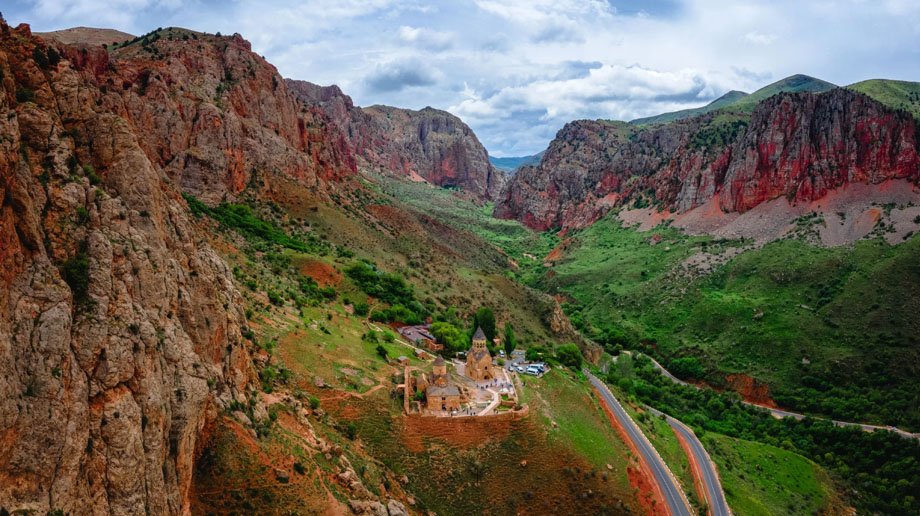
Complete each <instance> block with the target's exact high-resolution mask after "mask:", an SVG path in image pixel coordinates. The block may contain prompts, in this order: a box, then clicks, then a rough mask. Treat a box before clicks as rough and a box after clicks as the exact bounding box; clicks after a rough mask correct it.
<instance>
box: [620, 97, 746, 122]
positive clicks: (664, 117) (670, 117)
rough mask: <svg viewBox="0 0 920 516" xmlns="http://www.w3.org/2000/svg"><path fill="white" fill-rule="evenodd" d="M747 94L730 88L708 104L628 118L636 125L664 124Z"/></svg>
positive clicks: (702, 112)
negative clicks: (643, 116)
mask: <svg viewBox="0 0 920 516" xmlns="http://www.w3.org/2000/svg"><path fill="white" fill-rule="evenodd" d="M747 96H748V94H747V93H745V92H743V91H737V90H732V91H730V92H728V93H726V94H725V95H722V96H721V97H719V98H717V99H716V100H713V101H712V102H710V103H709V104H706V105H705V106H700V107H698V108H691V109H682V110H680V111H672V112H670V113H662V114H660V115H655V116H649V117H645V118H637V119H635V120H630V121H629V123H631V124H636V125H647V124H666V123H668V122H673V121H675V120H680V119H681V118H690V117H693V116H697V115H702V114H705V113H709V112H710V111H715V110H717V109H720V108H723V107H726V106H728V105H731V104H734V103H735V102H738V101H739V100H741V99H743V98H744V97H747Z"/></svg>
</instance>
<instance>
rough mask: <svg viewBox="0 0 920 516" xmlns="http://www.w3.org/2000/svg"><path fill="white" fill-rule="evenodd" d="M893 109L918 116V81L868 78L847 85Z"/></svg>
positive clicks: (919, 98) (919, 116)
mask: <svg viewBox="0 0 920 516" xmlns="http://www.w3.org/2000/svg"><path fill="white" fill-rule="evenodd" d="M847 88H848V89H851V90H854V91H858V92H860V93H865V94H866V95H868V96H870V97H872V98H873V99H875V100H877V101H879V102H881V103H882V104H885V105H886V106H889V107H893V108H895V109H901V110H904V111H907V112H909V113H910V114H911V115H913V116H914V118H920V82H910V81H893V80H889V79H870V80H868V81H862V82H857V83H856V84H851V85H849V86H847Z"/></svg>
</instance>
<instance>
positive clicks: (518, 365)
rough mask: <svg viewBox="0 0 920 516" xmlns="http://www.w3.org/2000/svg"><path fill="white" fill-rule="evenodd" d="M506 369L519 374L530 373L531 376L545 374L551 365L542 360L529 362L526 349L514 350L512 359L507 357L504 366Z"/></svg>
mask: <svg viewBox="0 0 920 516" xmlns="http://www.w3.org/2000/svg"><path fill="white" fill-rule="evenodd" d="M503 367H504V369H505V370H506V371H509V372H512V373H517V374H529V375H531V376H537V377H539V376H543V375H544V374H545V373H546V371H549V366H548V365H546V364H545V363H542V362H528V361H527V359H526V358H525V357H524V351H522V350H518V349H516V350H514V351H513V352H512V353H511V357H510V359H508V358H506V359H505V365H504V366H503Z"/></svg>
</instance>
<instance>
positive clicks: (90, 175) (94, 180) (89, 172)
mask: <svg viewBox="0 0 920 516" xmlns="http://www.w3.org/2000/svg"><path fill="white" fill-rule="evenodd" d="M83 173H84V174H86V178H87V179H89V184H91V185H93V186H95V185H98V184H99V183H101V182H102V178H101V177H99V174H97V173H96V169H95V168H93V166H92V165H83Z"/></svg>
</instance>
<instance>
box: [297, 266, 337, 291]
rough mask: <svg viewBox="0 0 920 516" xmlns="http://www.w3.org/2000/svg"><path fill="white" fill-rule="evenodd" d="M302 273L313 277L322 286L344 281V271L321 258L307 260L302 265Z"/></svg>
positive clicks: (334, 284)
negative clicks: (320, 259) (336, 268)
mask: <svg viewBox="0 0 920 516" xmlns="http://www.w3.org/2000/svg"><path fill="white" fill-rule="evenodd" d="M300 273H301V274H303V275H304V276H309V277H311V278H313V280H314V281H316V283H317V284H318V285H319V286H320V287H328V286H330V285H331V286H336V285H338V284H339V282H341V281H342V273H340V272H339V271H337V270H335V268H334V267H332V266H330V265H327V264H325V263H323V262H321V261H319V260H307V261H305V262H303V263H302V264H301V265H300Z"/></svg>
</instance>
